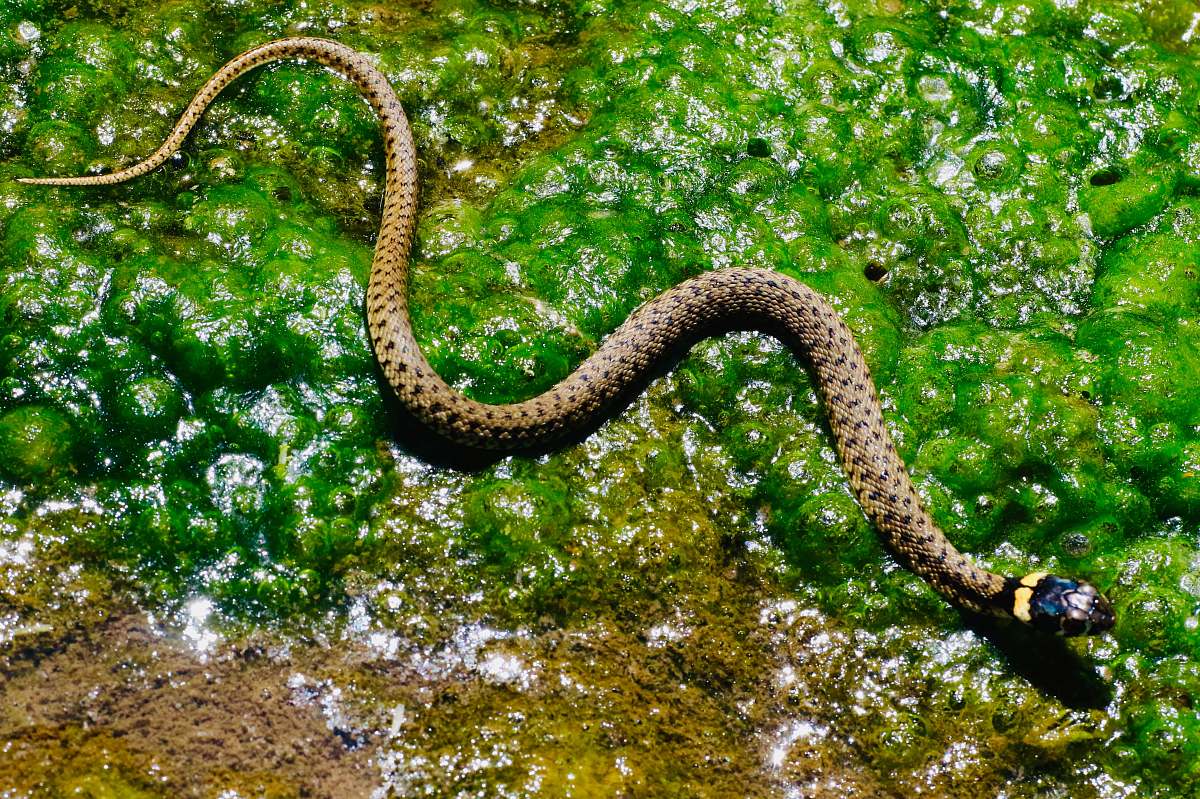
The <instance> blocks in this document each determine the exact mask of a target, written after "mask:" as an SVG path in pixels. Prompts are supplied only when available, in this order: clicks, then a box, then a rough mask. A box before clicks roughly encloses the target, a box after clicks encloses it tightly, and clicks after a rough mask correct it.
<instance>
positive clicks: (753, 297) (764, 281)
mask: <svg viewBox="0 0 1200 799" xmlns="http://www.w3.org/2000/svg"><path fill="white" fill-rule="evenodd" d="M282 58H301V59H309V60H312V61H316V62H318V63H320V64H323V65H325V66H327V67H330V68H332V69H334V70H336V71H338V72H340V73H342V74H343V75H345V76H346V77H347V78H348V79H349V80H350V81H352V82H353V83H354V85H355V86H357V87H358V89H359V90H360V91H361V92H362V93H363V95H364V96H365V97H366V99H367V100H368V101H369V102H370V104H371V107H372V108H373V109H374V110H375V113H376V114H377V115H378V117H379V120H380V122H381V124H382V128H383V141H384V148H385V151H386V156H387V170H386V174H387V182H386V188H385V199H384V204H383V210H382V219H381V221H380V226H379V236H378V240H377V242H376V245H375V255H374V260H373V262H372V265H371V278H370V283H369V286H368V288H367V297H366V307H367V324H368V328H369V330H370V335H371V342H372V344H373V345H374V349H375V355H376V357H377V358H378V360H379V364H380V366H381V367H382V369H383V374H384V376H385V378H386V379H387V381H388V383H389V384H390V385H391V386H392V388H393V389H394V390H395V393H396V396H397V398H398V399H399V401H400V402H401V403H402V404H403V405H404V406H405V407H406V408H407V409H408V410H409V411H410V412H411V413H412V414H413V415H414V416H415V417H416V418H418V419H419V420H420V421H422V422H423V423H425V424H426V425H428V426H429V427H430V428H432V429H433V430H435V431H437V432H438V433H440V434H441V435H443V436H445V437H446V438H448V439H451V440H453V441H455V442H458V443H460V444H463V445H468V446H471V447H480V448H486V449H493V450H522V449H529V448H535V447H539V446H544V445H546V444H550V443H553V442H555V441H556V440H559V439H561V438H563V437H565V436H567V435H570V434H571V433H572V432H578V431H580V430H584V429H587V428H588V427H589V425H591V424H592V423H594V422H595V421H596V420H597V419H598V418H599V417H600V416H601V415H603V414H604V413H605V412H606V411H607V410H609V409H610V408H611V406H612V405H613V403H614V401H616V400H617V399H618V398H619V397H620V396H621V395H622V394H623V393H624V392H626V391H627V390H629V389H631V388H633V387H635V386H636V385H638V381H639V380H640V379H642V378H644V377H645V376H646V375H647V373H648V372H649V371H650V370H652V369H653V368H654V366H655V365H656V364H657V363H659V362H660V361H661V360H662V359H663V358H664V357H665V356H667V355H668V354H669V351H670V350H672V349H673V348H675V347H677V346H679V345H681V344H687V343H690V342H692V341H694V340H695V339H696V338H697V337H699V336H701V335H703V334H706V333H708V332H711V331H712V330H714V329H720V328H723V329H730V328H734V327H736V328H741V329H756V330H764V331H768V332H771V333H773V334H775V335H777V336H779V337H780V338H781V339H782V340H784V341H785V342H786V343H788V344H789V345H790V346H792V347H793V348H794V349H795V350H797V351H798V352H800V353H801V354H802V355H804V356H805V357H806V358H807V360H808V362H809V363H810V364H811V367H812V371H813V373H814V374H815V376H816V383H817V385H818V386H819V388H820V391H821V395H822V398H823V399H824V403H825V409H826V411H827V413H828V417H829V426H830V428H831V429H832V431H833V437H834V441H835V442H836V444H837V449H838V453H839V455H840V456H841V461H842V465H843V467H844V468H845V471H846V475H847V477H848V478H849V481H850V485H851V487H852V488H853V489H854V493H855V494H856V495H857V496H858V501H859V503H860V504H861V505H862V508H863V510H864V511H865V512H866V514H867V516H868V517H869V518H870V519H871V521H872V522H873V523H874V524H875V526H876V527H877V528H878V529H879V531H880V533H881V534H882V535H883V538H884V540H885V541H886V542H887V544H888V545H889V546H890V547H891V549H892V551H893V552H894V553H895V554H896V555H897V557H898V558H899V559H900V560H901V561H902V562H903V564H904V565H905V566H906V567H908V568H909V569H911V570H912V571H913V572H915V573H916V574H918V575H920V576H921V577H922V578H924V579H925V580H926V581H927V582H928V583H929V584H930V585H931V586H933V588H934V589H936V590H937V591H938V592H939V593H941V594H942V595H943V596H944V597H946V598H947V599H948V600H950V601H951V602H952V603H954V604H955V605H958V606H960V607H962V608H965V609H967V610H971V611H976V612H986V613H993V614H997V615H1004V616H1013V617H1015V618H1017V619H1020V620H1021V621H1023V622H1026V623H1029V624H1032V625H1033V626H1035V627H1037V628H1039V629H1043V630H1049V631H1054V632H1058V633H1062V634H1066V635H1079V634H1084V633H1097V632H1101V631H1104V630H1107V629H1109V628H1110V627H1112V625H1113V621H1114V617H1113V613H1112V609H1111V607H1110V606H1109V604H1108V602H1107V600H1105V598H1104V597H1103V596H1101V595H1100V594H1099V593H1098V592H1097V591H1096V589H1095V588H1094V587H1093V586H1091V585H1089V584H1088V583H1085V582H1079V581H1075V580H1068V579H1063V578H1059V577H1054V576H1051V575H1047V574H1045V573H1042V572H1037V573H1034V574H1031V575H1028V576H1026V577H1024V578H1022V579H1020V580H1018V579H1015V578H1012V577H1004V576H1001V575H998V574H993V573H991V572H988V571H985V570H983V569H980V568H979V567H977V566H976V565H975V564H973V563H972V562H971V561H970V560H968V559H967V558H966V557H964V556H963V555H962V554H961V553H959V551H958V550H957V549H955V548H954V546H953V545H952V544H951V543H950V542H949V541H948V540H946V536H945V535H943V533H942V532H941V530H939V529H938V527H937V525H936V524H934V522H933V519H932V518H931V517H930V515H929V513H928V512H927V511H926V510H925V508H924V506H923V504H922V503H921V499H920V497H919V496H918V495H917V491H916V488H915V487H914V486H913V483H912V481H911V480H910V479H909V476H908V471H907V469H906V468H905V465H904V462H903V461H902V460H901V459H900V456H899V455H898V454H897V453H896V448H895V446H894V445H893V443H892V440H891V437H890V436H889V435H888V431H887V428H886V427H885V426H884V423H883V413H882V409H881V408H880V404H879V398H878V396H877V395H876V392H875V385H874V383H873V381H872V379H871V375H870V373H869V372H868V371H867V365H866V362H865V361H864V360H863V356H862V353H861V352H860V350H859V348H858V345H857V344H856V343H855V341H854V337H853V335H852V334H851V332H850V329H849V328H848V327H847V326H846V324H845V323H844V322H843V321H842V320H841V318H840V317H839V316H838V314H837V313H836V312H835V311H834V310H833V308H831V307H830V306H829V304H828V303H827V302H825V300H824V299H822V298H821V296H820V295H819V294H817V293H816V292H815V291H813V290H812V289H810V288H808V287H807V286H805V285H804V284H803V283H800V282H798V281H796V280H793V279H791V278H789V277H787V276H785V275H782V274H779V273H776V272H772V271H769V270H764V269H726V270H721V271H715V272H709V273H706V274H703V275H700V276H698V277H694V278H691V279H690V280H686V281H684V282H683V283H680V284H679V285H677V286H675V287H674V288H672V289H670V290H668V291H666V292H664V293H662V294H661V295H659V296H658V297H656V298H655V299H653V300H651V301H650V302H648V303H646V304H645V305H643V306H642V307H641V308H639V309H638V310H637V311H635V312H634V313H633V314H632V315H631V316H630V317H629V318H628V319H627V320H626V321H625V323H624V324H622V325H621V326H620V327H619V328H618V329H617V330H616V331H615V332H614V333H612V335H610V336H609V337H608V338H607V339H606V340H605V341H604V343H603V345H601V347H600V348H599V349H598V350H597V351H596V352H595V353H594V354H593V355H592V356H591V357H589V358H588V359H587V360H586V361H584V362H583V363H582V364H581V365H580V366H579V368H577V369H576V370H575V371H574V372H572V373H571V374H570V375H569V376H568V377H567V378H566V379H564V380H563V381H562V382H560V383H558V384H557V385H555V386H554V387H553V388H550V389H549V390H547V391H546V392H545V393H543V394H540V395H539V396H536V397H534V398H532V399H529V400H525V401H524V402H518V403H516V404H512V405H487V404H484V403H480V402H476V401H474V400H472V399H470V398H469V397H467V396H465V395H463V394H462V393H461V392H459V391H456V390H455V389H453V388H451V387H450V386H449V385H447V384H446V382H445V381H443V380H442V379H441V377H439V376H438V375H437V373H436V372H434V370H433V369H432V367H430V365H429V362H428V361H427V360H426V359H425V356H424V355H423V354H422V353H421V348H420V347H419V346H418V344H417V341H416V338H415V337H414V336H413V330H412V325H411V324H410V322H409V316H408V265H409V255H410V253H411V251H412V244H413V228H414V223H415V220H416V213H417V162H416V149H415V147H414V145H413V139H412V133H411V131H410V129H409V125H408V119H407V117H406V116H405V114H404V109H403V108H402V107H401V105H400V100H399V98H397V97H396V93H395V92H394V91H393V90H392V87H391V85H390V84H389V83H388V80H387V78H386V76H384V74H383V73H382V72H380V71H379V70H378V69H377V68H376V67H375V66H374V65H373V64H372V62H371V60H370V58H368V57H367V56H366V55H363V54H362V53H359V52H357V51H355V50H353V49H351V48H349V47H347V46H345V45H343V44H339V43H338V42H333V41H328V40H325V39H314V38H290V39H281V40H278V41H273V42H268V43H267V44H263V45H260V46H258V47H254V48H252V49H250V50H247V51H246V52H244V53H242V54H241V55H239V56H237V57H236V58H234V59H233V60H232V61H230V62H229V63H227V64H226V65H225V66H223V67H221V69H220V70H218V71H217V73H216V74H215V75H214V76H213V77H212V78H210V79H209V81H208V82H207V83H206V84H205V85H204V87H203V88H201V89H200V91H199V92H198V93H197V94H196V96H195V98H194V99H193V100H192V102H191V103H190V104H189V105H188V107H187V109H186V110H185V111H184V112H183V115H182V116H181V117H180V119H179V121H178V122H177V123H176V125H175V128H174V129H173V130H172V131H171V135H170V136H169V137H168V138H167V140H166V141H165V142H163V144H162V146H160V147H159V148H158V149H157V150H156V151H155V152H154V154H152V155H151V156H150V157H149V158H147V159H146V160H144V161H142V162H140V163H138V164H135V165H133V166H131V167H129V168H127V169H122V170H120V171H118V172H113V173H110V174H106V175H91V176H86V177H73V178H24V179H22V181H23V182H25V183H38V184H44V185H56V186H95V185H105V184H112V183H120V182H122V181H126V180H129V179H131V178H135V177H138V176H139V175H144V174H145V173H147V172H149V171H150V170H152V169H154V168H156V167H158V166H159V165H160V164H162V163H163V162H164V161H165V160H166V159H167V158H169V157H170V156H171V155H172V154H174V153H175V152H176V151H177V150H178V149H179V147H180V146H181V145H182V144H183V141H184V139H185V138H186V137H187V135H188V133H189V132H190V131H191V130H192V128H193V127H194V126H195V124H196V122H197V121H198V120H199V118H200V116H201V114H203V113H204V110H205V109H206V108H207V107H208V106H209V104H210V103H212V101H213V100H214V99H215V98H216V97H217V95H218V94H220V93H221V91H222V90H223V89H224V88H225V87H226V86H228V85H229V84H230V83H231V82H233V81H234V80H235V79H237V78H238V77H239V76H241V75H242V74H244V73H245V72H247V71H249V70H251V69H253V68H255V67H257V66H259V65H262V64H265V63H267V62H269V61H275V60H278V59H282Z"/></svg>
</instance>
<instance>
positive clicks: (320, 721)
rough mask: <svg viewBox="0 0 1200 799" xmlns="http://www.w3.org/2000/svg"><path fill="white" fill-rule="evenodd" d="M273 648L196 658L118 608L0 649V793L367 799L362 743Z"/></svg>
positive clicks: (368, 776)
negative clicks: (54, 636)
mask: <svg viewBox="0 0 1200 799" xmlns="http://www.w3.org/2000/svg"><path fill="white" fill-rule="evenodd" d="M285 652H286V650H282V649H280V650H278V651H275V650H268V649H265V648H260V647H257V646H249V647H227V648H224V649H223V650H222V651H220V652H218V653H214V654H213V655H212V656H211V657H208V658H204V657H202V656H200V655H198V653H196V652H195V651H194V650H191V649H190V648H189V647H188V646H187V644H186V643H184V642H183V641H182V640H180V639H179V638H177V637H174V636H169V635H164V633H163V632H162V631H161V630H157V629H155V627H154V625H153V624H152V623H151V621H150V619H149V617H148V616H147V615H146V614H144V613H138V612H134V611H131V612H127V613H123V614H120V615H116V616H114V617H113V618H111V619H110V620H108V621H104V622H102V623H100V624H98V625H96V626H95V627H92V628H87V627H82V628H77V629H76V630H74V631H73V632H71V633H69V634H67V635H66V636H64V637H63V638H61V639H60V640H57V641H53V642H49V641H39V642H36V643H34V644H33V645H30V646H25V647H24V648H23V649H21V650H19V651H15V652H14V651H9V652H7V653H4V654H6V655H7V657H6V658H4V660H5V661H6V662H4V663H3V665H4V668H2V669H0V695H2V696H3V697H4V701H3V703H2V704H0V753H3V757H2V758H0V794H3V795H5V796H8V795H10V794H8V793H5V792H6V791H12V792H15V794H13V795H18V796H24V795H34V796H60V795H63V796H65V795H84V796H109V795H113V796H122V797H124V796H132V797H140V796H178V797H202V796H203V797H207V796H215V795H217V794H219V793H220V792H221V791H224V790H238V791H239V794H238V795H239V796H271V797H275V796H279V797H282V796H337V797H360V796H363V797H365V796H368V795H369V794H370V792H371V790H372V788H373V786H374V785H375V784H376V783H377V782H378V779H377V773H376V770H375V769H374V767H373V765H372V762H371V749H372V747H371V746H370V745H368V744H366V743H365V742H363V743H362V744H361V745H359V744H358V742H356V741H353V740H348V739H347V738H346V733H345V732H344V731H340V730H336V729H331V725H330V724H329V723H328V722H327V719H326V717H325V716H324V715H323V713H322V709H321V707H320V704H319V702H318V701H315V700H314V699H313V698H311V696H309V695H308V694H307V693H306V692H304V691H297V690H295V677H294V675H296V674H297V673H301V672H303V671H304V670H305V669H306V668H307V667H308V666H309V665H311V663H309V662H306V660H305V659H304V658H293V657H291V656H289V655H288V654H286V653H285ZM289 679H292V680H293V685H292V686H289ZM97 791H99V792H97Z"/></svg>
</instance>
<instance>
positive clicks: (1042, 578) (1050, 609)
mask: <svg viewBox="0 0 1200 799" xmlns="http://www.w3.org/2000/svg"><path fill="white" fill-rule="evenodd" d="M1012 614H1013V615H1014V616H1016V617H1017V618H1018V619H1020V620H1021V621H1024V622H1028V623H1029V624H1031V625H1032V626H1033V627H1034V628H1036V629H1038V630H1042V631H1043V632H1048V633H1057V634H1058V635H1066V636H1072V635H1098V634H1100V633H1103V632H1106V631H1108V630H1111V629H1112V626H1113V624H1114V623H1115V622H1116V616H1115V615H1114V614H1113V609H1112V605H1110V604H1108V600H1107V599H1105V598H1104V596H1103V595H1101V593H1100V592H1099V591H1097V590H1096V587H1095V586H1094V585H1091V584H1090V583H1084V582H1079V581H1077V580H1069V579H1067V578H1065V577H1056V576H1055V575H1053V574H1046V573H1045V572H1035V573H1033V574H1030V575H1026V576H1025V577H1023V578H1021V580H1020V583H1019V584H1018V585H1016V586H1014V591H1013V610H1012Z"/></svg>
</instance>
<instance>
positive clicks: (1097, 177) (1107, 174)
mask: <svg viewBox="0 0 1200 799" xmlns="http://www.w3.org/2000/svg"><path fill="white" fill-rule="evenodd" d="M1088 182H1089V183H1091V184H1092V185H1093V186H1111V185H1113V184H1114V183H1120V182H1121V173H1120V172H1118V171H1117V170H1116V169H1114V168H1113V167H1108V168H1106V169H1101V170H1100V171H1099V172H1096V173H1095V174H1093V175H1092V177H1091V178H1090V179H1089V180H1088Z"/></svg>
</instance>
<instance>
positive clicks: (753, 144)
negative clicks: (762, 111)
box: [746, 136, 771, 158]
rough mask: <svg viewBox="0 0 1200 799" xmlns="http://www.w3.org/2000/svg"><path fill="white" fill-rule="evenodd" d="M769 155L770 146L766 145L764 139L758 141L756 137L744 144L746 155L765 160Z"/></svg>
mask: <svg viewBox="0 0 1200 799" xmlns="http://www.w3.org/2000/svg"><path fill="white" fill-rule="evenodd" d="M770 154H771V145H769V144H767V140H766V139H760V138H758V137H757V136H756V137H755V138H753V139H751V140H750V141H748V142H746V155H749V156H753V157H754V158H766V157H767V156H768V155H770Z"/></svg>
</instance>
